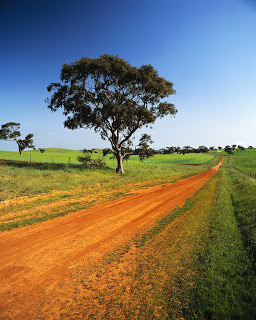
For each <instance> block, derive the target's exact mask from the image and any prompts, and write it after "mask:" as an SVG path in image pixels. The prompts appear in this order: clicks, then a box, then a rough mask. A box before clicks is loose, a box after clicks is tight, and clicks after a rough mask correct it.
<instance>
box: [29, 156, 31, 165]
mask: <svg viewBox="0 0 256 320" xmlns="http://www.w3.org/2000/svg"><path fill="white" fill-rule="evenodd" d="M29 161H30V165H31V154H30V160H29Z"/></svg>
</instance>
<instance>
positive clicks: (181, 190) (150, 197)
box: [0, 158, 224, 320]
mask: <svg viewBox="0 0 256 320" xmlns="http://www.w3.org/2000/svg"><path fill="white" fill-rule="evenodd" d="M223 159H224V158H222V159H221V161H220V163H219V164H218V165H217V166H215V167H213V168H211V169H210V170H209V171H206V172H203V173H200V174H197V175H195V176H192V177H189V178H187V179H183V180H179V181H178V182H176V183H171V184H168V185H166V186H156V187H151V188H148V189H144V190H141V191H140V192H139V193H138V194H134V195H130V196H126V197H123V198H120V199H118V200H115V201H110V202H108V203H104V204H101V205H98V206H95V207H92V208H89V209H86V210H82V211H79V212H75V213H70V214H68V215H66V216H64V217H61V218H56V219H54V220H50V221H46V222H43V223H41V224H37V225H32V226H28V227H23V228H19V229H14V230H11V231H6V232H2V233H1V234H0V281H1V288H0V319H15V320H17V319H37V317H36V314H37V312H38V308H40V302H41V301H42V300H43V299H44V296H45V295H46V294H49V293H50V294H52V295H54V292H55V289H54V288H56V287H58V286H59V284H60V283H64V282H65V281H68V278H69V277H70V274H71V273H72V272H73V271H74V270H78V269H79V268H83V269H85V268H86V266H87V267H89V266H90V265H91V264H92V262H95V261H98V260H99V259H100V258H102V256H103V255H104V254H105V253H106V252H109V251H111V250H113V249H114V248H115V247H117V246H118V245H121V244H123V243H125V242H126V241H127V240H129V239H131V238H132V237H133V236H134V235H135V234H136V233H138V232H140V231H142V230H143V229H145V228H146V227H148V226H150V225H151V224H152V223H154V222H155V221H156V220H157V219H159V218H161V217H162V216H163V215H164V214H165V213H166V212H169V211H171V210H173V209H174V208H175V207H177V206H182V205H183V204H184V202H185V201H186V200H187V199H188V198H190V197H192V196H193V194H194V193H195V192H196V191H197V190H198V189H199V188H200V187H201V186H202V185H203V184H204V183H205V182H206V181H208V180H209V179H210V178H211V177H212V176H213V175H214V174H215V173H216V172H217V170H218V168H219V166H220V165H221V164H222V163H223Z"/></svg>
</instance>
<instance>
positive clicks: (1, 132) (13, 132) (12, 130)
mask: <svg viewBox="0 0 256 320" xmlns="http://www.w3.org/2000/svg"><path fill="white" fill-rule="evenodd" d="M19 130H20V123H16V122H7V123H5V124H3V125H2V126H1V129H0V140H6V141H15V142H16V143H17V145H18V149H19V153H20V155H21V154H22V151H23V150H25V149H26V148H33V149H35V146H34V145H33V136H34V135H33V134H32V133H29V134H28V135H26V137H25V139H19V137H20V136H21V133H20V131H19Z"/></svg>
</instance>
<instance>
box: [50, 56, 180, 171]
mask: <svg viewBox="0 0 256 320" xmlns="http://www.w3.org/2000/svg"><path fill="white" fill-rule="evenodd" d="M48 91H49V92H52V96H51V98H50V99H47V102H48V107H49V108H50V109H51V110H52V111H56V110H58V109H59V108H62V109H63V114H64V115H65V116H66V117H67V118H66V120H65V122H64V126H65V127H67V128H69V129H77V128H93V129H94V130H95V132H98V133H99V134H100V135H101V138H102V139H104V140H109V142H110V143H111V147H112V150H113V152H114V155H115V157H116V159H117V163H118V166H117V172H124V171H123V166H122V160H123V158H124V157H125V156H127V152H126V147H125V144H127V143H128V141H129V140H130V138H131V137H132V136H133V134H134V133H135V132H136V130H138V129H140V128H142V127H143V126H145V125H146V126H147V125H149V124H152V123H154V122H155V121H156V119H157V118H162V117H164V116H168V115H171V116H174V115H175V114H176V112H177V110H176V108H175V106H174V105H173V104H171V103H169V102H167V101H162V100H163V99H164V98H166V97H168V96H170V95H172V94H174V93H175V90H174V89H173V84H172V83H171V82H169V81H167V80H165V79H164V78H162V77H159V75H158V73H157V71H156V70H155V69H154V68H153V66H151V65H143V66H141V67H140V68H137V67H133V66H131V65H130V64H129V63H128V62H126V61H125V60H123V59H121V58H119V57H118V56H111V55H107V54H104V55H101V56H100V58H96V59H91V58H82V59H80V60H78V61H76V62H74V63H71V64H64V65H63V66H62V70H61V82H60V83H51V84H50V85H49V86H48Z"/></svg>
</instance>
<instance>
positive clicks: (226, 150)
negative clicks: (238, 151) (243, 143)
mask: <svg viewBox="0 0 256 320" xmlns="http://www.w3.org/2000/svg"><path fill="white" fill-rule="evenodd" d="M232 150H233V148H232V147H230V146H229V145H228V146H226V147H225V148H224V151H225V152H227V154H228V155H229V156H230V155H231V154H234V152H233V151H232Z"/></svg>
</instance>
